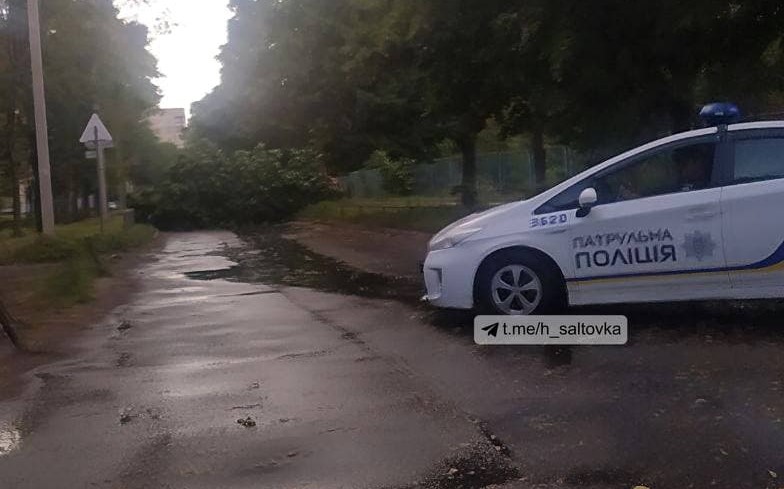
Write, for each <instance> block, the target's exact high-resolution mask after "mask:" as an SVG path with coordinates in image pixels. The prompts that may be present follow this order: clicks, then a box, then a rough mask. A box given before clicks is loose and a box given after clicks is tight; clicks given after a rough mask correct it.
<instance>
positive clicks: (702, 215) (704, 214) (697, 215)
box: [686, 211, 719, 221]
mask: <svg viewBox="0 0 784 489" xmlns="http://www.w3.org/2000/svg"><path fill="white" fill-rule="evenodd" d="M718 215H719V212H718V211H694V212H690V213H689V215H687V216H686V220H687V221H707V220H708V219H712V218H714V217H716V216H718Z"/></svg>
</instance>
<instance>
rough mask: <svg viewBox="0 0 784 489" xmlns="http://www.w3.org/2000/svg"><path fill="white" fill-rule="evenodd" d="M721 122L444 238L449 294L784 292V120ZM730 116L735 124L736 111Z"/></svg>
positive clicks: (437, 253)
mask: <svg viewBox="0 0 784 489" xmlns="http://www.w3.org/2000/svg"><path fill="white" fill-rule="evenodd" d="M701 115H702V116H704V119H705V120H706V121H709V123H710V124H716V126H714V127H708V128H705V129H698V130H694V131H689V132H685V133H681V134H675V135H673V136H669V137H666V138H663V139H660V140H658V141H654V142H652V143H649V144H646V145H644V146H640V147H638V148H635V149H633V150H631V151H628V152H626V153H623V154H621V155H619V156H616V157H614V158H611V159H610V160H607V161H605V162H604V163H601V164H599V165H597V166H595V167H593V168H591V169H589V170H587V171H584V172H583V173H581V174H579V175H577V176H575V177H573V178H570V179H569V180H567V181H565V182H563V183H561V184H559V185H557V186H555V187H553V188H551V189H550V190H547V191H545V192H543V193H542V194H540V195H537V196H536V197H533V198H531V199H528V200H524V201H520V202H514V203H511V204H506V205H502V206H499V207H496V208H493V209H490V210H488V211H486V212H482V213H479V214H474V215H471V216H468V217H466V218H464V219H461V220H459V221H457V222H455V223H453V224H451V225H449V226H447V227H446V228H445V229H443V230H442V231H441V232H439V233H438V234H437V235H436V236H435V237H433V239H432V240H431V241H430V245H429V252H428V255H427V259H426V260H425V264H424V268H423V271H424V276H425V283H426V286H427V295H426V296H425V298H426V299H427V300H428V301H430V302H431V303H433V304H434V305H436V306H440V307H449V308H460V309H469V308H472V307H478V308H480V309H482V310H484V311H492V312H494V313H502V314H532V313H542V312H547V311H549V310H552V309H554V308H556V307H558V306H560V305H565V304H567V303H568V304H608V303H618V302H653V301H678V300H694V299H729V298H737V299H744V298H771V297H784V219H782V217H781V214H780V213H781V212H782V210H784V121H766V122H749V123H735V121H736V120H738V118H739V113H738V111H737V108H735V107H734V106H732V105H730V104H712V105H709V106H706V107H705V108H704V109H703V111H702V113H701ZM727 124H729V125H727Z"/></svg>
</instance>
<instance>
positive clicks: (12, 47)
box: [4, 0, 29, 236]
mask: <svg viewBox="0 0 784 489" xmlns="http://www.w3.org/2000/svg"><path fill="white" fill-rule="evenodd" d="M7 7H8V14H7V15H8V21H7V24H8V26H9V27H8V34H7V37H6V38H7V40H8V41H7V45H6V50H7V55H8V67H9V72H10V73H22V72H24V69H25V67H24V66H23V65H24V60H25V58H26V56H25V44H24V43H25V41H26V37H25V36H23V34H26V32H27V31H26V27H25V26H26V25H27V24H26V9H25V7H24V2H23V1H22V0H14V1H12V2H9V3H8V5H7ZM28 67H29V66H28ZM8 80H9V81H8V100H7V103H8V105H7V106H6V107H5V112H6V120H5V123H6V130H5V145H4V146H5V147H4V150H5V156H6V162H7V165H8V169H7V173H8V179H9V180H10V182H9V183H10V190H11V195H12V199H13V200H12V201H13V215H14V220H13V228H12V229H13V234H14V236H21V235H22V201H21V195H19V163H18V161H17V159H16V154H15V153H16V138H17V136H18V134H17V133H18V131H17V128H18V126H19V112H20V110H19V87H18V83H19V80H18V79H17V78H16V77H13V76H9V77H8Z"/></svg>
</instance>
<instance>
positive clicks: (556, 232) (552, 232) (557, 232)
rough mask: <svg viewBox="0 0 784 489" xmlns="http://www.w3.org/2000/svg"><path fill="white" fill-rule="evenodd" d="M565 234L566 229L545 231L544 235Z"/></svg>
mask: <svg viewBox="0 0 784 489" xmlns="http://www.w3.org/2000/svg"><path fill="white" fill-rule="evenodd" d="M565 232H566V228H561V229H554V230H552V231H547V232H546V233H545V234H563V233H565Z"/></svg>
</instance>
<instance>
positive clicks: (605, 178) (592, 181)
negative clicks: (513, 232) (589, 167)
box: [536, 142, 716, 214]
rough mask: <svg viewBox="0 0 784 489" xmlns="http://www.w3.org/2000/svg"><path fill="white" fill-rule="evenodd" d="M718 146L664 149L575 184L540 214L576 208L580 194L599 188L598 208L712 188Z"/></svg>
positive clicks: (550, 201)
mask: <svg viewBox="0 0 784 489" xmlns="http://www.w3.org/2000/svg"><path fill="white" fill-rule="evenodd" d="M715 152H716V143H714V142H704V143H696V144H689V145H685V146H679V147H674V148H669V149H664V150H660V151H657V152H654V153H652V154H649V155H647V156H643V157H641V158H639V159H636V160H632V161H630V162H628V163H620V164H619V165H618V167H617V168H616V167H611V168H609V169H607V170H605V171H603V172H599V173H598V174H596V175H595V176H592V177H588V178H587V179H585V180H583V181H581V182H579V183H577V184H575V185H573V186H572V187H570V188H568V189H566V190H564V191H563V192H561V193H560V194H558V195H556V196H555V197H553V198H552V199H550V200H549V201H548V202H546V203H545V204H543V205H542V206H541V207H539V209H537V211H536V213H537V214H542V213H548V212H557V211H563V210H570V209H576V208H577V207H578V203H577V200H578V198H579V196H580V192H582V191H583V190H584V189H586V188H588V187H593V188H594V189H596V194H597V197H598V202H597V205H601V204H611V203H615V202H622V201H627V200H634V199H641V198H645V197H653V196H656V195H664V194H670V193H677V192H688V191H692V190H699V189H703V188H708V187H710V186H711V181H712V173H713V166H714V165H713V163H714V157H715Z"/></svg>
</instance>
